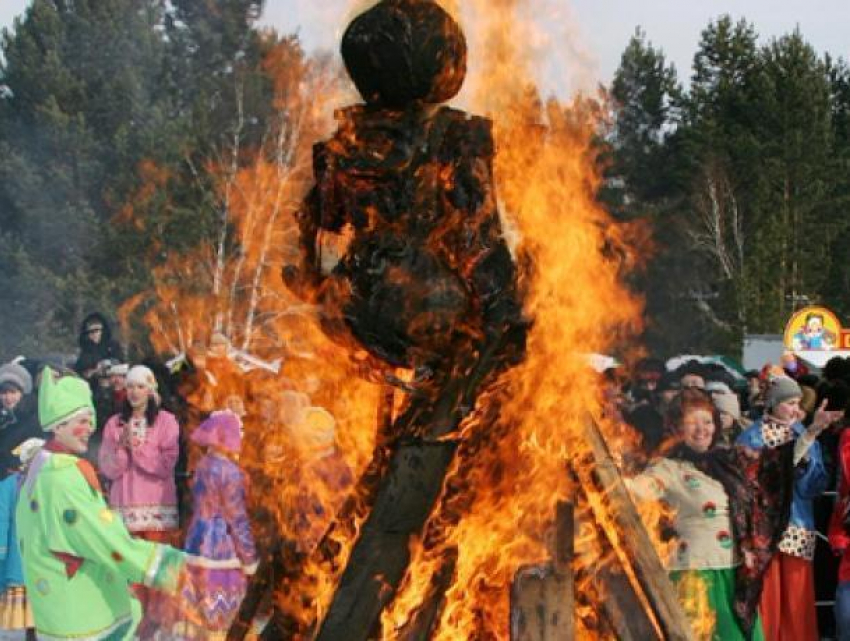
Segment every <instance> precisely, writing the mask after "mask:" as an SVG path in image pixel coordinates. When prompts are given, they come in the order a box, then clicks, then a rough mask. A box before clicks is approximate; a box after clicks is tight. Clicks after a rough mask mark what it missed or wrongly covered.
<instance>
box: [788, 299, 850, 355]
mask: <svg viewBox="0 0 850 641" xmlns="http://www.w3.org/2000/svg"><path fill="white" fill-rule="evenodd" d="M784 343H785V348H786V349H789V350H791V351H794V352H825V351H833V350H845V349H850V330H844V329H842V328H841V323H840V322H839V320H838V317H837V316H836V315H835V314H833V313H832V312H831V311H829V310H828V309H826V308H825V307H806V308H804V309H801V310H800V311H798V312H796V313H795V314H794V315H793V316H792V317H791V320H790V321H788V325H787V326H786V327H785V340H784Z"/></svg>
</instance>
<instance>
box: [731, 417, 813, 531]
mask: <svg viewBox="0 0 850 641" xmlns="http://www.w3.org/2000/svg"><path fill="white" fill-rule="evenodd" d="M763 422H764V419H763V418H760V419H758V420H757V421H755V422H754V423H753V424H752V425H751V426H750V427H749V428H747V429H746V430H745V431H744V432H743V433H742V434H741V435H740V436H739V437H738V443H739V444H741V445H746V446H747V447H750V448H752V449H761V448H763V447H764V439H763V438H762V434H761V428H762V423H763ZM791 427H792V429H793V430H794V433H795V434H796V435H797V436H798V437H799V436H800V434H802V433H803V431H804V430H805V427H804V426H803V424H802V423H799V422H797V423H794V425H792V426H791ZM828 487H829V474H828V473H827V471H826V466H825V465H824V462H823V452H822V451H821V446H820V443H819V442H818V441H815V442H814V443H813V444H812V446H811V448H810V449H809V452H808V461H806V460H805V459H804V460H803V461H801V462H800V464H799V465H797V468H796V469H795V470H794V495H793V498H792V500H791V519H790V520H789V525H796V526H797V527H800V528H804V529H805V530H808V531H810V532H814V531H815V517H814V509H813V501H814V499H815V498H817V497H818V496H820V495H821V494H822V493H823V492H824V491H826V489H827V488H828Z"/></svg>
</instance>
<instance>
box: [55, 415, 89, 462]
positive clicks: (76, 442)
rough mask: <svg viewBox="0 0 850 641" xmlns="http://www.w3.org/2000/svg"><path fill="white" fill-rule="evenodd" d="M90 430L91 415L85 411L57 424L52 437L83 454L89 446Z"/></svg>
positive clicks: (76, 452)
mask: <svg viewBox="0 0 850 641" xmlns="http://www.w3.org/2000/svg"><path fill="white" fill-rule="evenodd" d="M92 432H94V423H93V422H92V415H91V414H88V413H87V414H83V415H81V416H78V417H76V418H73V419H71V420H70V421H66V422H65V423H60V424H59V425H57V426H56V428H55V429H54V430H53V438H54V439H56V442H57V443H59V444H60V445H63V446H64V447H65V448H67V449H68V450H70V451H71V452H74V453H75V454H85V453H86V450H88V448H89V439H90V438H91V435H92Z"/></svg>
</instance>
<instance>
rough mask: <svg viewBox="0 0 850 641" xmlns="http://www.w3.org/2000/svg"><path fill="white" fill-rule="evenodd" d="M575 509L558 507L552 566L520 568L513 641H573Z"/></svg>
mask: <svg viewBox="0 0 850 641" xmlns="http://www.w3.org/2000/svg"><path fill="white" fill-rule="evenodd" d="M574 531H575V526H574V516H573V505H572V504H571V503H566V502H562V503H559V504H558V507H557V517H556V536H555V554H554V560H553V561H552V562H551V563H544V564H538V565H531V566H525V567H523V568H520V570H519V571H518V572H517V575H516V578H515V579H514V583H513V586H512V588H511V641H573V640H574V638H575V583H574V580H573V573H572V568H571V567H570V566H571V563H572V558H573V538H574Z"/></svg>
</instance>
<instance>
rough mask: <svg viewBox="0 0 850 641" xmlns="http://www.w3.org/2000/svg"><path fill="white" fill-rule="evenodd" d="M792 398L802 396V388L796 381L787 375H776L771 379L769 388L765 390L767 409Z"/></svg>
mask: <svg viewBox="0 0 850 641" xmlns="http://www.w3.org/2000/svg"><path fill="white" fill-rule="evenodd" d="M792 398H800V399H801V398H803V390H802V389H801V388H800V386H799V385H797V381H795V380H794V379H793V378H788V377H787V376H777V377H776V378H774V379H773V380H772V381H771V383H770V388H769V389H768V390H767V398H766V399H765V400H766V405H767V409H769V410H772V409H773V408H774V407H776V406H777V405H779V404H780V403H783V402H785V401H788V400H790V399H792Z"/></svg>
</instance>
